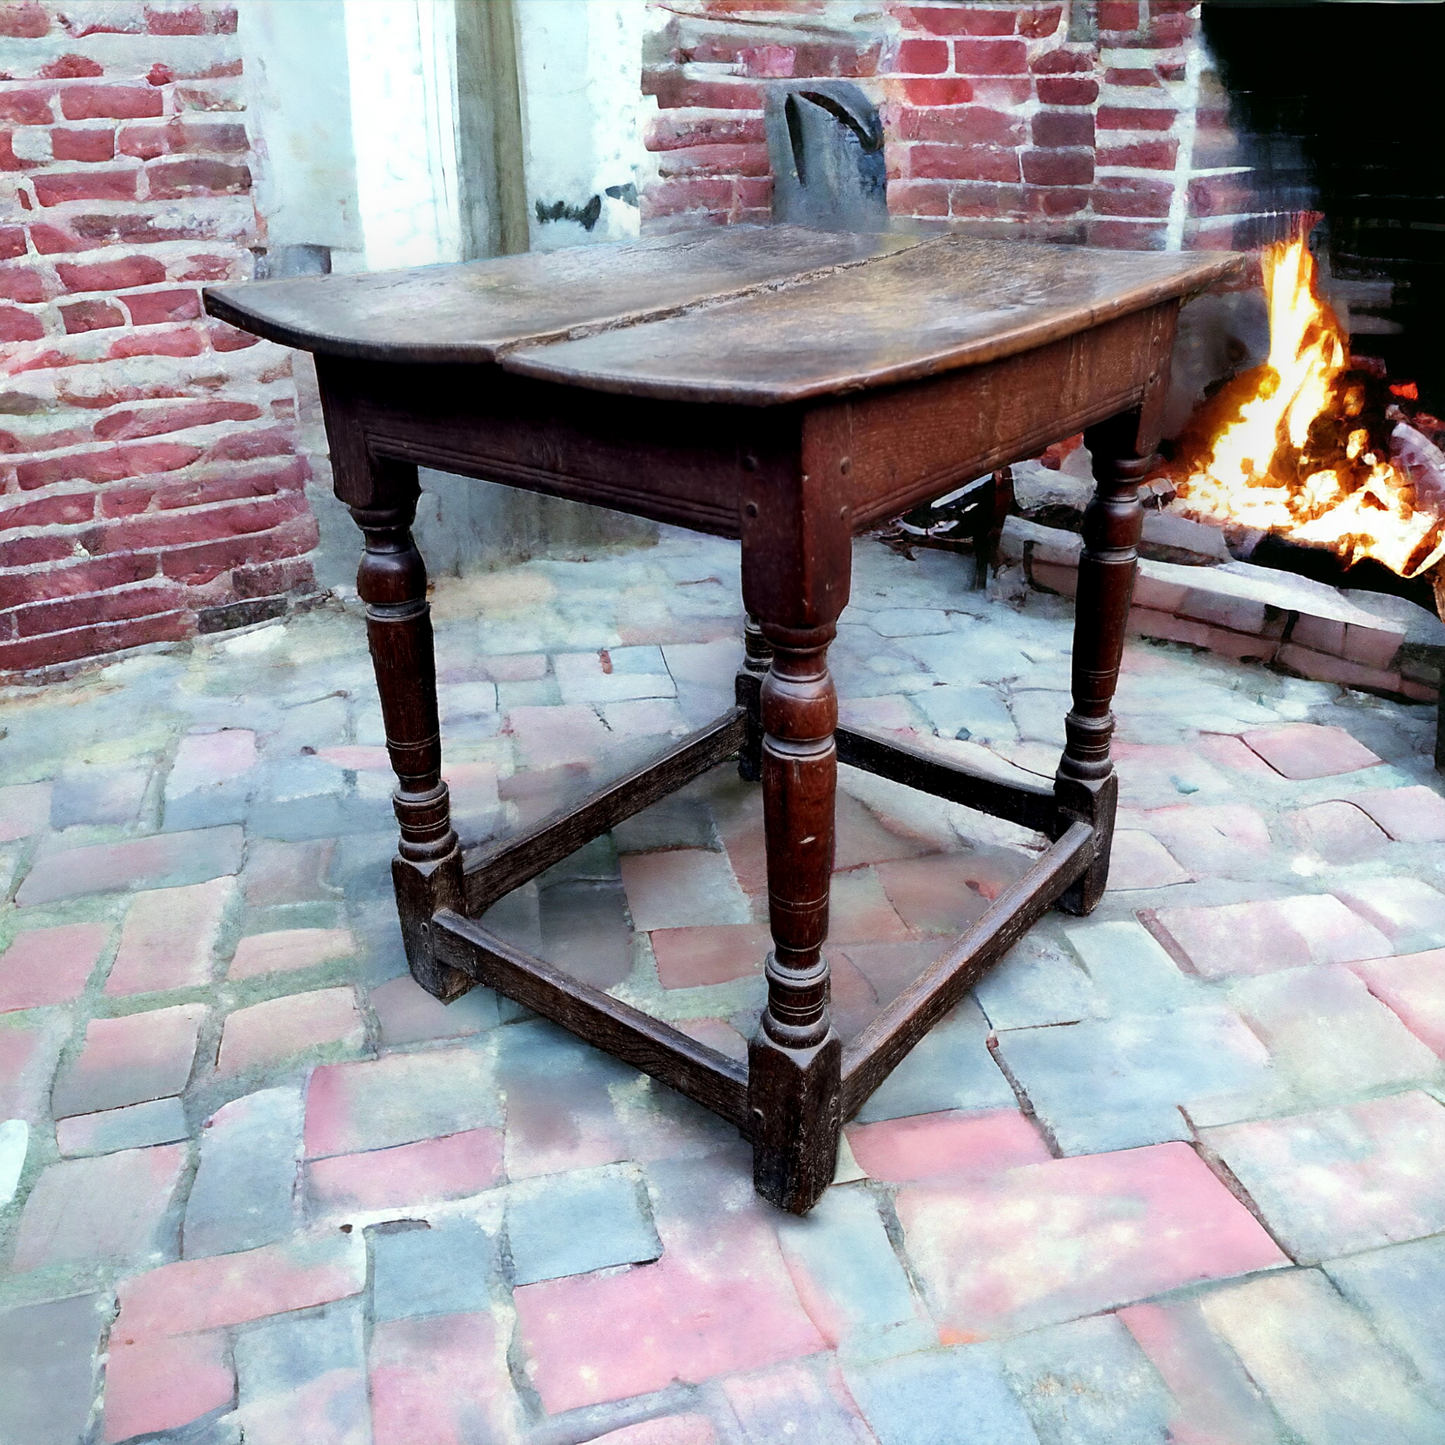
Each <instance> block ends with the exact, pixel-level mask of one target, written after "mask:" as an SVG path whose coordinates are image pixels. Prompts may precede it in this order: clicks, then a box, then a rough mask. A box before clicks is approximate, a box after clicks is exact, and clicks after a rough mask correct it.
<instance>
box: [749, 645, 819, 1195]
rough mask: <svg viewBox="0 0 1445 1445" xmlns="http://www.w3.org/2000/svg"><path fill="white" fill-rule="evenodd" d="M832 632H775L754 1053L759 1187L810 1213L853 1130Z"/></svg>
mask: <svg viewBox="0 0 1445 1445" xmlns="http://www.w3.org/2000/svg"><path fill="white" fill-rule="evenodd" d="M833 631H834V629H833V624H832V623H828V624H826V625H824V626H820V627H814V628H809V629H788V628H783V627H774V626H771V625H769V624H768V623H766V622H764V624H763V633H764V635H765V636H766V638H767V640H768V641H769V642H771V643H772V645H773V661H772V667H771V669H770V670H769V672H768V675H767V678H766V679H765V680H764V682H763V686H762V720H763V741H762V781H763V827H764V830H765V833H766V838H767V851H768V918H769V922H770V924H771V927H772V934H773V952H772V953H771V954H770V955H769V957H768V962H767V970H766V972H767V980H768V1001H767V1005H766V1007H765V1008H764V1009H763V1013H762V1017H761V1018H760V1019H759V1021H758V1031H757V1033H756V1035H755V1036H754V1037H753V1040H752V1044H751V1046H750V1048H749V1052H748V1101H749V1106H750V1109H751V1111H752V1117H753V1121H754V1132H753V1182H754V1183H755V1184H756V1186H757V1189H758V1192H759V1193H760V1194H761V1195H762V1196H763V1197H764V1198H765V1199H768V1200H770V1201H771V1202H772V1203H774V1204H776V1205H778V1206H779V1207H780V1208H782V1209H787V1210H791V1211H792V1212H793V1213H796V1214H803V1213H806V1212H807V1211H808V1210H809V1209H811V1208H812V1206H813V1205H814V1204H815V1203H816V1202H817V1199H818V1196H819V1195H821V1194H822V1192H823V1191H824V1190H825V1189H826V1188H827V1187H828V1185H829V1184H830V1183H831V1182H832V1179H833V1174H834V1170H835V1168H836V1165H837V1156H838V1130H839V1128H840V1127H841V1125H842V1119H841V1114H840V1109H841V1098H840V1090H841V1068H842V1053H843V1045H842V1041H841V1040H840V1039H839V1037H838V1034H837V1032H836V1030H835V1029H834V1028H833V1022H832V1019H831V1017H830V1016H829V1011H828V961H827V959H825V958H824V957H823V940H824V939H825V938H826V937H827V936H828V890H829V883H830V881H831V878H832V873H833V796H834V791H835V789H836V785H837V779H838V753H837V749H836V747H835V746H834V742H833V731H834V729H835V728H836V726H837V723H838V695H837V693H836V691H835V690H834V687H833V679H832V678H831V677H830V676H829V675H828V664H827V652H828V644H829V642H831V641H832V639H833Z"/></svg>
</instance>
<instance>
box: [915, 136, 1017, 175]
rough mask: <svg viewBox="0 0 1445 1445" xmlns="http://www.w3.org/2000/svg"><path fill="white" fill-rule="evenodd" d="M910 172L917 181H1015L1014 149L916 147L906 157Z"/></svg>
mask: <svg viewBox="0 0 1445 1445" xmlns="http://www.w3.org/2000/svg"><path fill="white" fill-rule="evenodd" d="M909 166H910V168H911V169H912V173H913V174H914V175H915V176H917V177H920V178H936V179H939V180H961V181H1003V182H1008V181H1017V180H1018V179H1019V157H1018V152H1017V151H1016V150H1013V149H1010V148H1008V147H1006V146H993V145H951V146H942V145H916V146H913V147H912V148H911V152H910V154H909Z"/></svg>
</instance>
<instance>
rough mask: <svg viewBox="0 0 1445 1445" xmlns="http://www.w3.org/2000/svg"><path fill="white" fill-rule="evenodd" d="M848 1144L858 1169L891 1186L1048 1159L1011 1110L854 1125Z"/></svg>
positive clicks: (1028, 1127) (1030, 1130)
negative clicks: (943, 1175)
mask: <svg viewBox="0 0 1445 1445" xmlns="http://www.w3.org/2000/svg"><path fill="white" fill-rule="evenodd" d="M848 1143H849V1145H850V1146H851V1147H852V1150H853V1157H854V1158H855V1159H856V1160H857V1161H858V1166H859V1168H861V1169H863V1170H865V1171H866V1172H867V1173H868V1174H870V1175H871V1176H872V1177H873V1178H874V1179H886V1180H890V1181H891V1182H893V1183H896V1184H902V1183H906V1182H908V1181H911V1180H915V1179H930V1178H933V1177H934V1176H936V1175H941V1174H961V1173H973V1174H996V1173H998V1172H999V1171H1000V1170H1003V1169H1013V1168H1016V1167H1018V1166H1019V1165H1021V1164H1042V1163H1045V1162H1047V1161H1048V1159H1049V1158H1050V1155H1049V1150H1048V1146H1047V1145H1046V1144H1045V1143H1044V1141H1043V1138H1042V1136H1041V1135H1040V1134H1039V1131H1038V1130H1037V1129H1035V1128H1034V1126H1033V1125H1032V1124H1031V1123H1029V1121H1028V1120H1027V1119H1025V1118H1024V1116H1023V1115H1022V1114H1020V1113H1019V1112H1018V1111H1017V1110H1016V1109H999V1110H997V1111H995V1112H990V1113H982V1114H978V1113H968V1112H949V1113H946V1114H915V1115H913V1116H911V1117H909V1118H905V1119H889V1120H887V1121H886V1122H884V1123H881V1124H854V1125H852V1126H850V1127H849V1129H848Z"/></svg>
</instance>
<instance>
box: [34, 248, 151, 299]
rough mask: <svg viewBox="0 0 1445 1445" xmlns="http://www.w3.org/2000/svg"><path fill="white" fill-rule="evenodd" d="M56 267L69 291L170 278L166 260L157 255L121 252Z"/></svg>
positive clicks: (118, 288)
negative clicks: (158, 257) (88, 262)
mask: <svg viewBox="0 0 1445 1445" xmlns="http://www.w3.org/2000/svg"><path fill="white" fill-rule="evenodd" d="M55 269H56V270H57V271H58V272H59V274H60V279H61V281H63V282H64V283H65V289H66V290H67V291H125V290H127V289H129V288H130V287H132V286H154V285H155V284H156V282H158V281H164V280H165V279H166V268H165V265H164V263H163V262H161V261H158V260H157V259H156V258H155V257H154V256H119V257H117V258H115V259H114V260H105V261H96V262H92V263H90V264H86V265H77V264H75V263H67V262H63V261H62V262H60V263H59V264H58V265H57V266H56V268H55Z"/></svg>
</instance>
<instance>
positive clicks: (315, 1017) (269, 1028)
mask: <svg viewBox="0 0 1445 1445" xmlns="http://www.w3.org/2000/svg"><path fill="white" fill-rule="evenodd" d="M365 1042H366V1026H365V1024H364V1022H363V1021H362V1018H361V1012H360V1010H359V1009H358V1007H357V1003H356V991H355V990H354V989H351V988H323V989H318V990H316V991H315V992H313V993H295V994H290V995H288V996H286V997H285V998H273V999H267V1000H266V1002H264V1003H256V1004H252V1005H251V1006H250V1007H249V1008H242V1009H237V1010H236V1011H235V1013H233V1014H231V1015H230V1016H229V1017H228V1018H227V1019H226V1022H225V1025H224V1027H223V1030H222V1033H221V1051H220V1056H219V1058H218V1060H217V1063H216V1071H217V1073H220V1074H243V1073H247V1072H249V1071H251V1070H258V1069H265V1068H267V1067H270V1066H273V1065H277V1064H281V1063H284V1062H285V1061H286V1060H288V1059H292V1058H295V1057H297V1056H299V1055H310V1056H312V1057H314V1056H315V1053H316V1052H318V1051H321V1050H326V1049H333V1050H334V1049H346V1050H350V1051H355V1050H359V1049H360V1048H361V1046H362V1045H363V1044H364V1043H365ZM332 1056H333V1057H335V1054H334V1053H333V1055H332Z"/></svg>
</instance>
